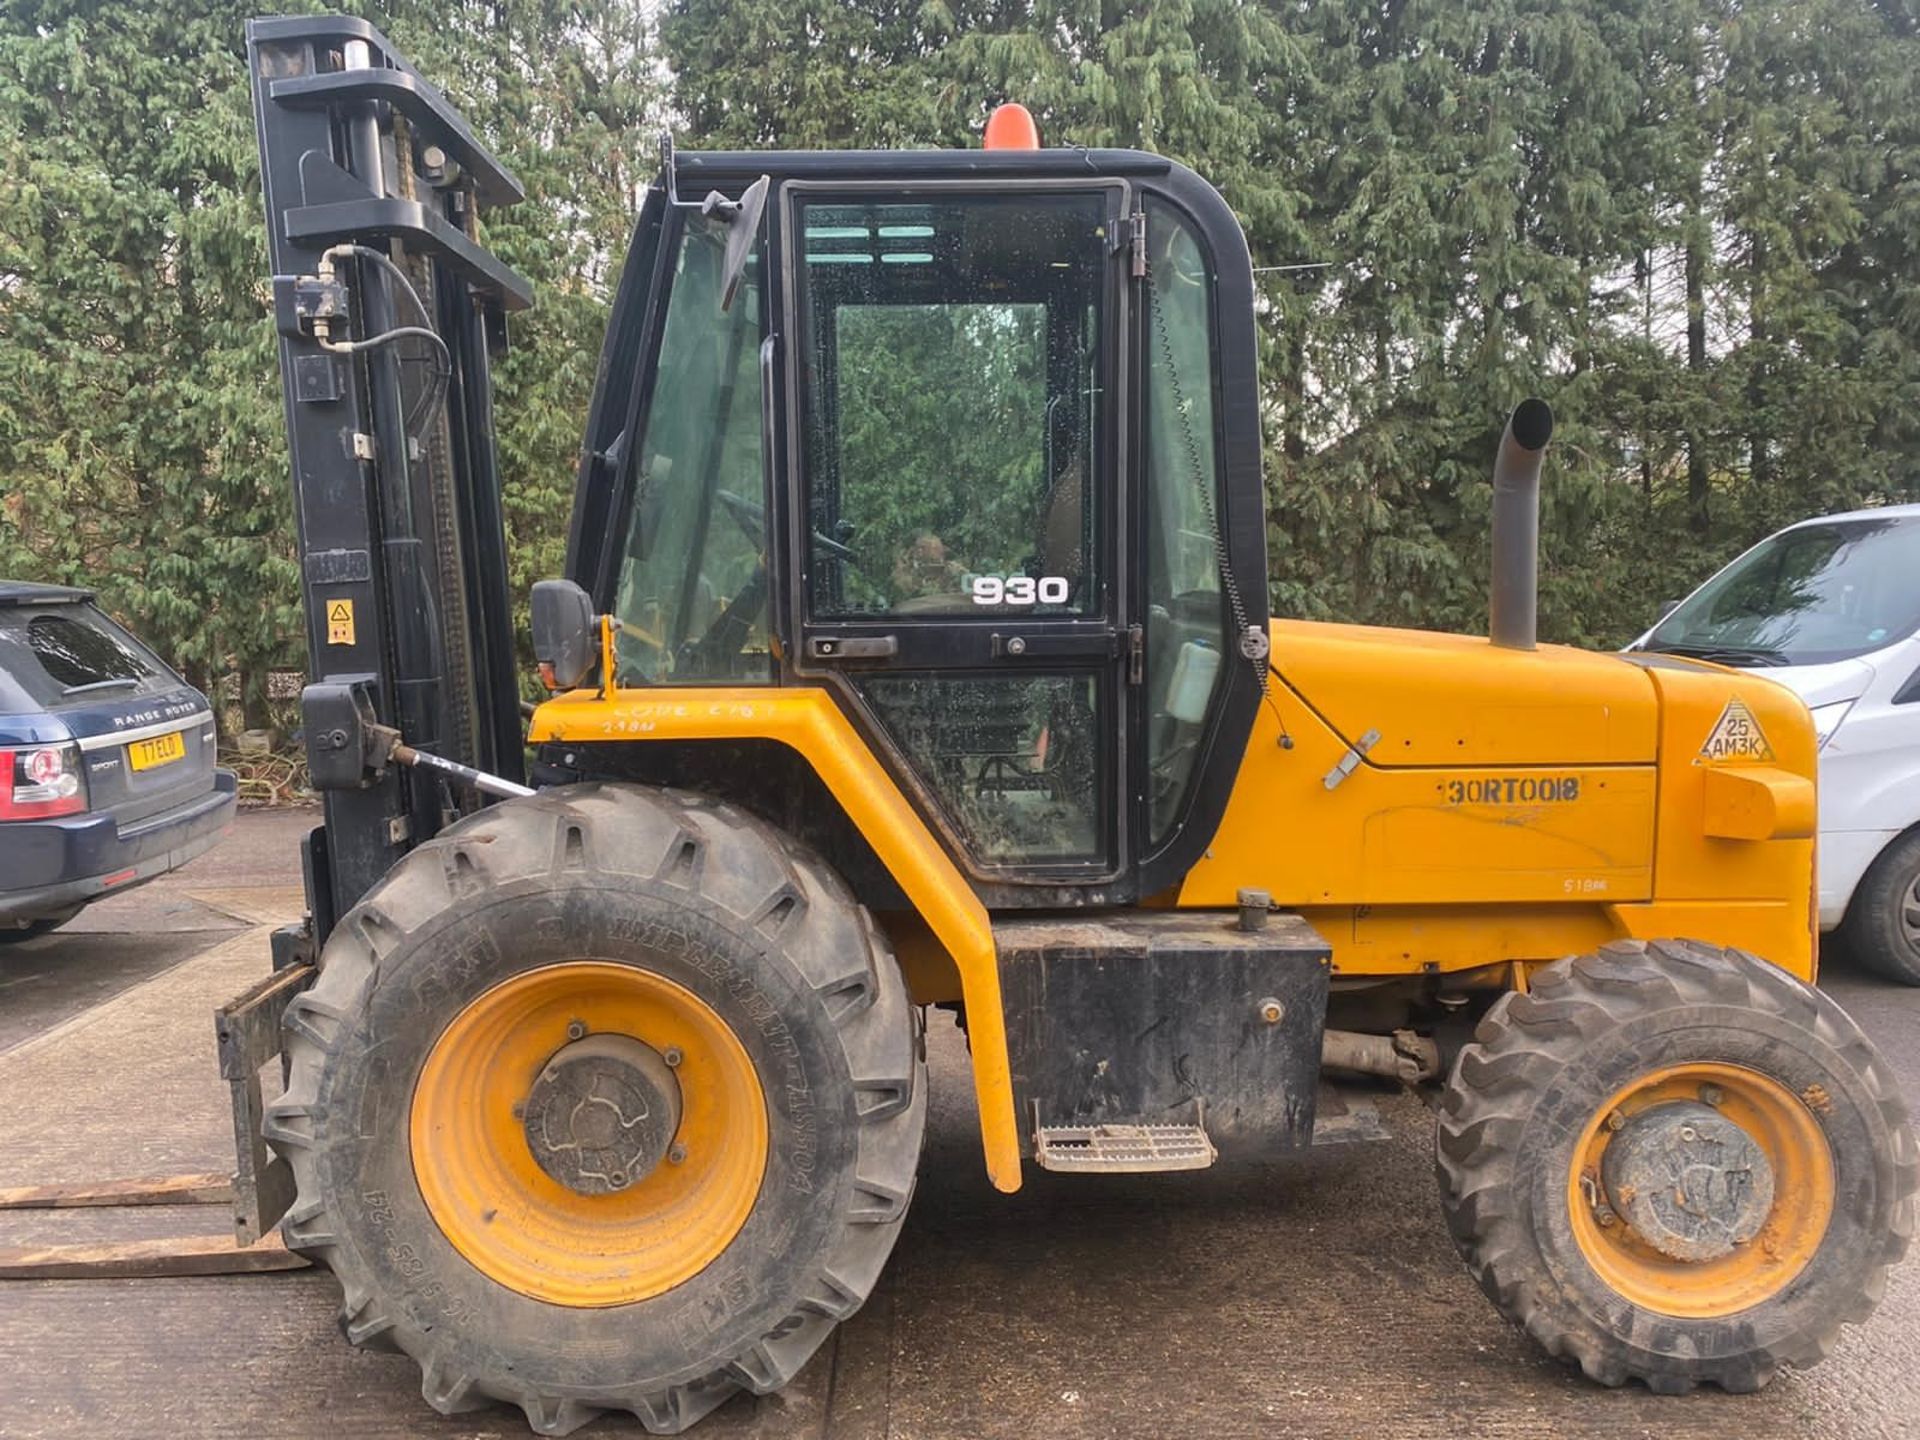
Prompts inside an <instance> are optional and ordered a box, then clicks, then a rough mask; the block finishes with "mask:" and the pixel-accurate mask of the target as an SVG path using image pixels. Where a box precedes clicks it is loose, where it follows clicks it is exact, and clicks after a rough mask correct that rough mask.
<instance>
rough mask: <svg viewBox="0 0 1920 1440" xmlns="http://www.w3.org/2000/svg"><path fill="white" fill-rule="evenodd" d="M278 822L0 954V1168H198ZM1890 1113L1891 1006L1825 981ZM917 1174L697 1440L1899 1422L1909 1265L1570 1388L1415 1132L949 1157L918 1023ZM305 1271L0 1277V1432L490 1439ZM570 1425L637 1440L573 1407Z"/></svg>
mask: <svg viewBox="0 0 1920 1440" xmlns="http://www.w3.org/2000/svg"><path fill="white" fill-rule="evenodd" d="M311 823H313V822H312V815H311V813H310V812H309V813H297V812H296V813H292V814H288V813H280V814H247V815H244V816H242V817H241V820H240V822H239V824H238V825H237V827H236V830H235V832H234V834H233V836H232V837H231V838H230V839H229V840H228V841H227V842H226V843H225V844H223V845H222V846H221V847H219V848H218V849H216V850H215V851H213V852H211V853H210V854H208V855H207V856H205V857H203V858H202V859H201V860H199V861H196V862H195V863H194V864H193V865H192V866H189V867H188V868H187V869H186V870H184V871H182V872H181V873H180V874H179V875H176V876H172V877H168V878H167V879H166V880H163V881H161V882H158V883H156V884H154V885H152V886H149V887H147V888H145V889H143V890H140V891H136V892H133V893H130V894H128V895H125V896H121V897H118V898H116V899H115V900H113V901H110V902H107V903H106V904H103V905H101V906H99V907H97V908H96V909H95V910H93V911H90V912H88V914H87V915H86V916H84V917H82V919H81V920H80V921H76V922H75V923H74V924H73V925H71V926H69V927H68V929H67V930H65V931H62V932H60V933H58V934H56V935H52V936H47V937H44V938H42V939H39V940H35V941H31V942H27V943H25V944H22V945H16V946H12V947H9V949H7V950H6V951H0V1137H4V1138H3V1139H0V1185H13V1184H31V1183H41V1182H49V1181H55V1180H62V1179H67V1180H72V1179H78V1178H87V1177H105V1176H130V1175H141V1174H158V1173H165V1172H169V1171H176V1170H215V1169H225V1168H227V1167H228V1165H229V1163H230V1160H229V1148H228V1147H229V1143H230V1142H229V1139H228V1123H227V1118H226V1110H225V1107H226V1099H225V1093H224V1087H223V1086H222V1085H221V1082H220V1081H219V1078H218V1072H217V1069H216V1066H215V1063H214V1057H213V1046H212V1033H211V1028H212V1027H211V1024H210V1017H211V1014H212V1010H213V1007H214V1006H215V1005H216V1004H218V1003H219V1002H220V1001H222V1000H224V999H226V998H227V997H228V996H229V995H230V994H232V993H233V992H234V991H236V990H237V989H239V988H240V987H241V986H242V985H243V984H244V983H246V982H247V981H249V980H251V979H253V978H255V977H257V976H258V975H260V974H261V973H263V972H264V971H265V969H266V966H267V942H266V935H267V931H268V929H269V928H270V926H271V924H272V922H273V921H274V920H275V919H276V918H277V917H279V916H282V915H291V914H292V913H294V912H295V911H296V910H297V908H298V890H297V884H298V861H297V851H296V847H297V844H298V838H299V835H300V833H301V832H302V831H303V830H304V829H305V828H306V827H307V826H309V825H310V824H311ZM1826 985H1827V988H1828V989H1829V990H1830V991H1831V992H1832V993H1834V994H1835V995H1836V996H1837V997H1838V998H1839V999H1840V1000H1841V1002H1842V1003H1843V1004H1845V1005H1846V1006H1847V1007H1848V1008H1849V1009H1850V1010H1852V1011H1853V1012H1854V1013H1855V1014H1856V1015H1857V1016H1858V1017H1859V1018H1860V1020H1861V1022H1862V1024H1864V1025H1865V1026H1866V1027H1867V1029H1868V1030H1869V1031H1870V1032H1871V1033H1872V1034H1873V1036H1874V1038H1875V1040H1876V1041H1878V1042H1879V1044H1880V1045H1881V1047H1882V1048H1883V1049H1884V1051H1885V1052H1886V1054H1887V1056H1888V1058H1889V1059H1890V1060H1891V1061H1892V1062H1893V1064H1894V1066H1895V1067H1896V1069H1897V1070H1898V1071H1899V1073H1900V1076H1901V1080H1902V1082H1903V1084H1904V1085H1905V1086H1906V1087H1907V1092H1908V1094H1909V1096H1910V1097H1913V1098H1915V1099H1920V1046H1916V1043H1915V1042H1916V1039H1920V991H1913V990H1902V989H1894V988H1891V987H1888V986H1885V985H1882V984H1880V983H1879V982H1876V981H1873V980H1871V979H1868V978H1866V977H1863V976H1860V975H1858V974H1855V973H1853V972H1851V971H1849V970H1848V969H1846V968H1844V966H1843V965H1841V964H1838V963H1835V964H1831V965H1830V966H1829V972H1828V975H1827V978H1826ZM930 1052H931V1058H932V1063H933V1081H934V1107H933V1111H932V1114H931V1118H930V1126H929V1136H928V1145H927V1155H926V1160H925V1163H924V1164H923V1166H922V1169H921V1181H920V1188H919V1192H918V1194H917V1196H916V1198H915V1202H914V1208H913V1210H912V1212H911V1214H910V1216H909V1219H908V1222H907V1228H906V1231H905V1234H904V1235H903V1237H902V1239H901V1242H900V1246H899V1249H898V1250H897V1251H896V1252H895V1255H894V1258H893V1261H892V1263H891V1265H890V1266H889V1268H888V1271H887V1273H886V1275H885V1277H884V1278H883V1280H882V1282H881V1286H880V1289H879V1291H878V1292H877V1293H876V1295H875V1297H874V1298H873V1300H872V1301H871V1302H870V1303H869V1304H868V1305H867V1307H866V1308H865V1309H864V1310H863V1311H861V1313H860V1314H859V1315H858V1316H856V1317H855V1318H854V1319H853V1320H852V1321H851V1322H849V1323H848V1324H847V1325H846V1326H844V1327H843V1328H842V1330H841V1332H840V1334H839V1336H838V1337H837V1339H836V1341H835V1342H833V1343H831V1344H830V1346H829V1347H828V1348H827V1349H826V1350H824V1351H823V1352H822V1353H821V1355H820V1357H819V1358H818V1359H816V1360H815V1361H814V1363H813V1364H812V1365H811V1366H810V1367H809V1368H808V1370H807V1371H806V1372H805V1373H804V1374H803V1375H802V1376H801V1378H800V1380H799V1381H798V1382H797V1383H796V1385H795V1386H794V1387H792V1389H791V1390H790V1391H789V1392H788V1393H787V1394H786V1395H784V1396H780V1397H771V1398H768V1399H764V1400H752V1399H742V1400H738V1401H735V1402H734V1403H732V1404H731V1405H729V1406H727V1407H726V1408H725V1409H723V1410H722V1411H721V1412H719V1413H718V1414H717V1415H716V1416H714V1417H713V1418H712V1419H711V1420H709V1421H708V1422H706V1423H705V1424H704V1425H703V1426H701V1427H700V1428H699V1429H698V1430H697V1431H695V1432H694V1433H695V1434H697V1435H700V1436H702V1437H705V1440H742V1437H771V1436H795V1437H803V1440H935V1437H942V1440H945V1437H974V1436H981V1437H1004V1440H1012V1437H1025V1436H1030V1435H1041V1434H1044V1435H1046V1436H1047V1437H1049V1440H1080V1437H1086V1440H1095V1437H1102V1440H1105V1437H1132V1436H1152V1437H1171V1436H1196V1437H1198V1436H1207V1437H1212V1436H1224V1437H1238V1436H1247V1437H1252V1436H1261V1437H1269V1436H1272V1437H1295V1436H1297V1437H1349V1436H1351V1437H1359V1436H1374V1435H1393V1436H1396V1437H1423V1436H1435V1437H1439V1436H1449V1437H1450V1436H1462V1435H1474V1436H1482V1437H1520V1436H1565V1437H1578V1436H1593V1437H1606V1440H1627V1437H1661V1440H1667V1437H1695V1436H1698V1437H1706V1436H1716V1437H1718V1436H1734V1435H1737V1436H1740V1437H1742V1440H1771V1437H1785V1436H1794V1437H1800V1436H1812V1437H1869V1436H1874V1437H1877V1436H1901V1435H1907V1434H1920V1403H1916V1402H1917V1401H1920V1270H1917V1269H1916V1263H1915V1262H1913V1261H1910V1262H1909V1263H1908V1264H1907V1265H1905V1266H1904V1267H1903V1268H1902V1269H1901V1270H1900V1271H1898V1272H1897V1273H1896V1274H1895V1276H1894V1277H1893V1282H1892V1284H1891V1286H1890V1287H1889V1291H1888V1295H1887V1299H1886V1302H1885V1303H1884V1304H1883V1305H1882V1307H1881V1309H1880V1311H1879V1313H1878V1314H1877V1315H1876V1316H1875V1317H1874V1319H1873V1320H1872V1321H1871V1322H1870V1323H1869V1324H1867V1325H1866V1326H1864V1327H1861V1328H1860V1329H1858V1330H1855V1331H1852V1332H1850V1333H1849V1334H1848V1335H1847V1337H1846V1338H1845V1339H1844V1340H1843V1342H1842V1344H1841V1346H1840V1348H1839V1350H1838V1351H1837V1353H1836V1354H1835V1355H1834V1357H1833V1358H1832V1359H1831V1360H1830V1361H1828V1363H1827V1364H1825V1365H1824V1366H1821V1367H1820V1368H1818V1369H1816V1370H1813V1371H1810V1372H1807V1373H1805V1374H1793V1375H1787V1376H1785V1377H1783V1378H1782V1379H1781V1380H1780V1381H1778V1382H1777V1383H1775V1384H1774V1385H1773V1386H1772V1387H1771V1388H1769V1389H1768V1390H1766V1391H1765V1392H1763V1393H1761V1394H1760V1395H1757V1396H1743V1397H1735V1396H1727V1395H1721V1394H1718V1393H1706V1394H1701V1395H1695V1396H1691V1397H1688V1398H1686V1399H1682V1400H1669V1399H1661V1398H1658V1397H1655V1396H1652V1395H1649V1394H1647V1393H1646V1392H1644V1391H1641V1390H1637V1389H1636V1390H1625V1391H1604V1390H1599V1389H1597V1388H1595V1387H1593V1386H1590V1385H1588V1384H1586V1383H1585V1382H1584V1381H1582V1380H1580V1379H1578V1378H1577V1377H1575V1376H1573V1375H1572V1374H1570V1373H1568V1372H1566V1371H1564V1370H1563V1369H1562V1368H1561V1367H1560V1366H1558V1365H1557V1364H1555V1363H1553V1362H1551V1361H1548V1360H1545V1359H1544V1358H1542V1357H1541V1356H1540V1355H1539V1354H1538V1353H1537V1352H1536V1351H1535V1350H1534V1349H1533V1347H1532V1346H1531V1345H1530V1344H1529V1343H1528V1342H1527V1341H1526V1340H1525V1338H1524V1337H1523V1336H1521V1335H1520V1334H1518V1333H1517V1332H1515V1331H1514V1330H1512V1329H1511V1328H1510V1327H1508V1326H1507V1325H1506V1324H1505V1323H1504V1322H1503V1321H1501V1320H1500V1319H1499V1317H1498V1316H1497V1315H1495V1314H1494V1312H1493V1310H1492V1309H1491V1308H1490V1307H1489V1306H1488V1305H1487V1303H1486V1302H1485V1300H1484V1299H1482V1297H1481V1295H1480V1293H1479V1291H1478V1290H1477V1289H1476V1288H1475V1287H1474V1285H1473V1284H1472V1282H1471V1281H1470V1280H1469V1279H1468V1278H1467V1276H1466V1274H1465V1272H1464V1270H1463V1269H1462V1267H1461V1266H1460V1263H1459V1261H1458V1259H1457V1258H1456V1257H1455V1255H1454V1253H1453V1250H1452V1247H1451V1245H1450V1244H1449V1242H1448V1240H1447V1238H1446V1235H1445V1233H1444V1230H1443V1228H1442V1225H1441V1222H1440V1218H1439V1214H1438V1209H1437V1206H1436V1203H1435V1200H1434V1191H1433V1178H1432V1168H1431V1166H1432V1162H1431V1155H1430V1134H1429V1126H1430V1120H1429V1117H1428V1114H1427V1113H1426V1111H1425V1110H1424V1109H1423V1108H1422V1107H1421V1106H1420V1105H1419V1104H1418V1103H1416V1102H1414V1101H1411V1100H1405V1099H1394V1100H1392V1101H1390V1102H1389V1103H1388V1104H1387V1105H1385V1107H1384V1113H1385V1115H1386V1118H1387V1120H1388V1123H1389V1125H1390V1128H1391V1130H1392V1132H1393V1139H1392V1140H1391V1141H1389V1142H1386V1143H1381V1144H1376V1145H1371V1146H1364V1147H1353V1148H1349V1149H1341V1150H1324V1151H1320V1152H1316V1153H1314V1154H1312V1155H1310V1156H1308V1157H1306V1158H1305V1159H1303V1160H1301V1161H1300V1162H1298V1163H1296V1164H1293V1165H1290V1166H1275V1167H1256V1168H1244V1169H1237V1170H1224V1169H1221V1170H1214V1171H1208V1172H1204V1173H1202V1174H1199V1175H1187V1176H1180V1175H1167V1176H1140V1177H1134V1178H1130V1179H1125V1180H1112V1179H1109V1180H1096V1179H1090V1178H1083V1177H1070V1176H1050V1175H1045V1174H1040V1173H1034V1174H1032V1175H1030V1177H1029V1180H1028V1183H1027V1188H1026V1189H1025V1190H1023V1191H1022V1193H1020V1194H1019V1195H1016V1196H1011V1197H1006V1196H999V1195H996V1194H994V1193H993V1192H992V1191H991V1190H990V1189H989V1188H988V1186H987V1184H986V1181H985V1179H984V1177H983V1175H982V1173H981V1166H980V1158H979V1142H978V1135H977V1131H976V1129H975V1126H974V1118H973V1114H972V1107H971V1102H970V1093H969V1089H968V1085H967V1078H966V1068H965V1063H966V1062H965V1052H964V1047H963V1045H962V1043H961V1041H960V1037H959V1036H958V1034H957V1033H956V1032H955V1031H954V1030H953V1029H952V1027H951V1025H950V1024H949V1023H948V1022H947V1020H946V1018H945V1017H944V1016H939V1017H936V1019H935V1021H934V1027H933V1034H932V1036H931V1039H930ZM224 1224H225V1214H224V1211H223V1210H222V1209H220V1208H219V1207H212V1206H203V1207H170V1208H167V1209H156V1210H147V1211H124V1210H123V1211H114V1212H99V1211H92V1212H89V1211H74V1212H60V1213H51V1214H49V1213H42V1214H38V1215H24V1214H3V1213H0V1244H27V1243H50V1242H56V1241H60V1240H83V1239H104V1238H127V1239H131V1238H137V1237H144V1236H150V1235H163V1234H208V1233H217V1232H219V1231H220V1230H221V1229H222V1228H223V1227H224ZM334 1305H335V1296H334V1290H333V1284H332V1281H331V1278H330V1277H329V1276H327V1275H325V1274H324V1273H319V1272H311V1271H310V1272H303V1273H296V1274H283V1275H265V1276H248V1277H235V1278H227V1279H207V1280H149V1281H63V1282H0V1436H6V1437H15V1436H17V1437H23V1440H24V1437H39V1436H89V1437H92V1436H121V1435H126V1436H132V1435H141V1436H147V1435H155V1436H163V1435H164V1436H171V1435H180V1436H202V1435H205V1436H248V1437H255V1436H329V1437H338V1436H343V1435H350V1436H356V1437H358V1436H412V1435H418V1436H428V1437H448V1440H451V1437H466V1436H495V1435H498V1436H513V1437H518V1436H524V1435H526V1434H527V1433H529V1432H527V1430H526V1428H525V1426H524V1423H523V1422H522V1420H521V1418H520V1416H519V1413H518V1412H517V1411H512V1410H504V1409H503V1410H494V1411H486V1412H482V1413H480V1414H478V1415H471V1416H464V1417H459V1418H457V1419H450V1420H449V1419H442V1418H440V1417H439V1416H436V1415H434V1414H433V1413H432V1412H431V1411H430V1410H428V1409H427V1408H426V1406H425V1405H424V1403H423V1402H422V1401H421V1400H420V1399H419V1394H418V1379H417V1376H416V1374H415V1371H414V1369H413V1366H412V1363H411V1362H410V1361H407V1360H405V1359H403V1358H401V1357H398V1356H393V1355H380V1354H365V1353H359V1352H355V1351H353V1350H352V1349H350V1348H349V1347H348V1346H347V1345H346V1344H345V1342H344V1341H342V1340H341V1339H340V1337H339V1334H338V1332H337V1331H336V1330H335V1328H334V1322H333V1314H334ZM583 1433H584V1434H586V1435H591V1436H608V1437H612V1436H619V1435H638V1434H640V1433H641V1432H640V1430H639V1427H638V1426H637V1425H635V1424H633V1422H631V1421H630V1420H628V1421H621V1420H618V1419H614V1418H611V1417H609V1418H607V1419H603V1420H601V1421H599V1422H597V1423H596V1424H595V1425H594V1426H593V1427H591V1428H590V1429H589V1430H587V1431H586V1432H583Z"/></svg>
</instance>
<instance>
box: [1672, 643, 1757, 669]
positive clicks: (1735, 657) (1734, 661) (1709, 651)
mask: <svg viewBox="0 0 1920 1440" xmlns="http://www.w3.org/2000/svg"><path fill="white" fill-rule="evenodd" d="M1647 648H1648V649H1649V650H1656V651H1659V652H1661V653H1662V654H1666V655H1685V656H1687V657H1688V658H1689V659H1693V660H1711V661H1713V662H1715V663H1716V664H1720V665H1766V666H1773V665H1791V664H1792V663H1793V661H1792V660H1790V659H1789V658H1788V657H1787V655H1786V653H1785V652H1784V651H1780V650H1770V649H1768V648H1767V647H1766V646H1764V645H1663V644H1653V645H1649V646H1648V647H1647Z"/></svg>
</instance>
